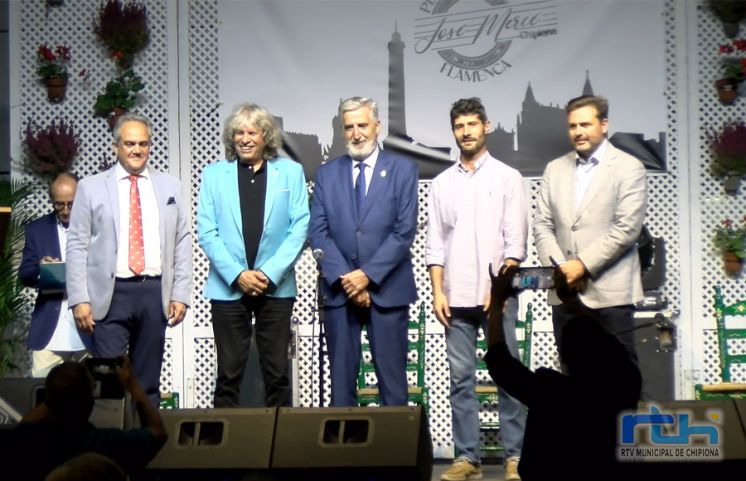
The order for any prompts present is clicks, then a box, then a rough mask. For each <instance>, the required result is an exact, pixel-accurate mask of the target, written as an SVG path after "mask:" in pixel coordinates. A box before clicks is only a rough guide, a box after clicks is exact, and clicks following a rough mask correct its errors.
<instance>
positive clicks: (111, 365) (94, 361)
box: [85, 357, 120, 379]
mask: <svg viewBox="0 0 746 481" xmlns="http://www.w3.org/2000/svg"><path fill="white" fill-rule="evenodd" d="M119 365H120V364H119V359H115V358H107V357H89V358H87V359H86V360H85V366H86V367H87V368H88V371H89V372H90V373H91V375H92V376H93V378H94V379H95V378H97V377H100V376H105V375H107V374H116V372H115V371H114V369H115V368H116V367H117V366H119Z"/></svg>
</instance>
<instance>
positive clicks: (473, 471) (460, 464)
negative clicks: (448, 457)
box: [440, 458, 482, 481]
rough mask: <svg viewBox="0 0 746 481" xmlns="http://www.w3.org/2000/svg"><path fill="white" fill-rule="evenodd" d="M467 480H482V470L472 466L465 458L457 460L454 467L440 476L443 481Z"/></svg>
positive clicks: (477, 466)
mask: <svg viewBox="0 0 746 481" xmlns="http://www.w3.org/2000/svg"><path fill="white" fill-rule="evenodd" d="M467 479H482V468H481V467H480V466H479V465H474V464H471V462H469V460H468V459H465V458H458V459H457V460H455V461H454V462H453V465H452V466H451V467H450V468H448V469H446V470H445V471H443V474H441V475H440V480H441V481H466V480H467Z"/></svg>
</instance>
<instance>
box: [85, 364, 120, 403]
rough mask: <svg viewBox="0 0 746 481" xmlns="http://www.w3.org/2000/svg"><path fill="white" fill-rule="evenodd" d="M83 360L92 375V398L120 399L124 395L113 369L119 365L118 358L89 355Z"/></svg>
mask: <svg viewBox="0 0 746 481" xmlns="http://www.w3.org/2000/svg"><path fill="white" fill-rule="evenodd" d="M83 362H84V363H85V366H86V367H87V368H88V371H89V372H90V373H91V377H93V397H94V398H96V399H121V398H123V397H124V388H123V387H122V384H121V383H120V382H119V378H118V377H117V373H116V371H115V369H116V368H117V367H120V366H121V363H120V359H116V358H106V357H89V358H86V360H85V361H83Z"/></svg>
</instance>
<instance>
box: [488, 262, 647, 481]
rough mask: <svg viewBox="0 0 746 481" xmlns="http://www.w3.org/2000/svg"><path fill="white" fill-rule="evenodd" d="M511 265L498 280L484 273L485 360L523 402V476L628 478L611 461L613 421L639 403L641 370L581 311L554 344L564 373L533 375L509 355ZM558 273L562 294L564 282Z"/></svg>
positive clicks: (625, 471) (624, 468)
mask: <svg viewBox="0 0 746 481" xmlns="http://www.w3.org/2000/svg"><path fill="white" fill-rule="evenodd" d="M516 269H517V268H510V267H509V268H506V269H503V270H502V271H501V272H500V274H499V275H498V276H497V277H495V276H494V275H493V274H492V272H490V275H491V277H492V293H491V295H492V299H494V302H493V303H492V304H491V305H490V311H489V329H488V340H489V350H488V352H487V354H486V355H485V357H484V360H485V362H486V363H487V367H488V369H489V371H490V376H492V379H494V381H495V383H497V384H499V385H500V386H502V388H503V389H505V390H506V391H507V392H508V393H510V395H512V396H514V397H516V398H517V399H518V400H520V401H521V402H522V403H523V404H525V405H526V406H527V407H528V418H527V420H526V432H525V435H524V440H523V452H522V456H521V460H520V463H519V465H518V472H519V474H520V476H521V479H522V480H523V481H531V480H535V479H540V480H547V479H558V480H559V479H567V480H580V479H597V478H602V479H630V478H629V477H628V473H629V471H628V470H629V469H631V468H630V467H629V466H626V465H623V464H621V463H617V462H616V444H617V435H616V426H617V416H618V415H619V413H620V412H621V411H623V410H626V409H635V408H636V407H637V402H638V400H639V398H640V388H641V385H642V378H641V375H640V370H639V368H638V367H637V365H636V364H635V363H634V362H633V361H632V360H631V359H630V358H629V356H628V355H627V351H626V349H625V348H624V346H623V345H622V344H621V343H620V342H619V340H618V339H617V338H616V337H614V336H613V335H611V334H609V333H607V332H606V331H604V329H603V328H602V327H601V325H600V324H599V323H598V322H594V321H595V320H594V319H593V318H592V314H589V313H587V312H583V311H582V310H578V314H577V315H576V316H575V317H574V318H573V319H572V320H571V321H570V322H568V324H567V327H566V328H565V331H564V335H563V336H562V341H561V345H560V346H559V351H560V357H561V359H563V361H564V363H565V365H566V368H567V374H563V373H560V372H557V371H554V370H552V369H548V368H539V369H537V370H536V372H532V371H531V370H529V369H528V368H527V367H525V366H524V365H523V364H521V362H520V361H518V360H517V359H515V358H514V357H513V356H511V355H510V352H509V351H508V347H507V345H506V344H505V337H504V333H503V330H502V316H503V304H504V302H505V300H506V299H507V298H508V296H509V295H510V294H511V291H512V289H511V287H510V281H511V278H512V276H513V274H514V273H515V271H516ZM558 276H559V277H557V279H556V283H557V284H558V287H559V289H558V292H562V287H563V285H566V281H565V282H564V283H563V281H564V279H563V278H562V277H561V274H558Z"/></svg>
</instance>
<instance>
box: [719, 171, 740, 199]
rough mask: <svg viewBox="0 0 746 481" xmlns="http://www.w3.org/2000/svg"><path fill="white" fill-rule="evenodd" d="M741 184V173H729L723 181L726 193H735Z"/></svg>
mask: <svg viewBox="0 0 746 481" xmlns="http://www.w3.org/2000/svg"><path fill="white" fill-rule="evenodd" d="M739 185H741V176H740V175H727V176H725V182H723V189H724V190H725V193H726V194H731V195H735V194H736V193H737V192H738V186H739Z"/></svg>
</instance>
